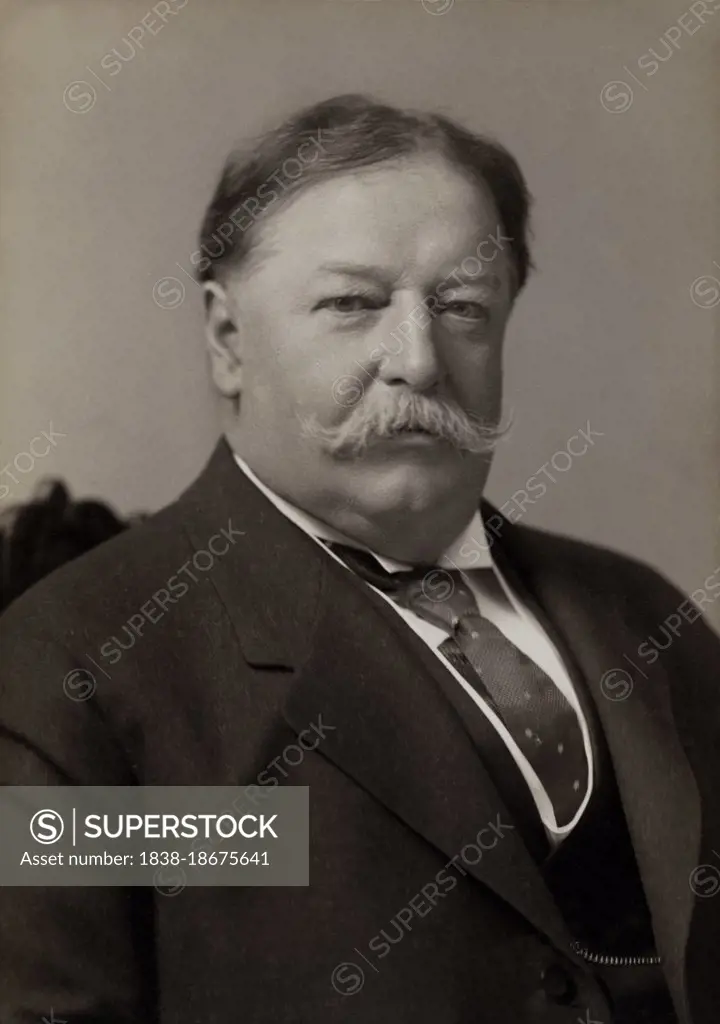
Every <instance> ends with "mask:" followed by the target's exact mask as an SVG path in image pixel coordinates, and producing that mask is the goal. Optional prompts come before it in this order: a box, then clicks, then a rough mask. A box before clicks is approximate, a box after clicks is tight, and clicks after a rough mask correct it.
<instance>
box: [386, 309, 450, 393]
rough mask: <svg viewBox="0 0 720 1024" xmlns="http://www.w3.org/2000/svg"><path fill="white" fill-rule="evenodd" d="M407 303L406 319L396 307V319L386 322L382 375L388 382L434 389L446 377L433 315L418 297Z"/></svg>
mask: <svg viewBox="0 0 720 1024" xmlns="http://www.w3.org/2000/svg"><path fill="white" fill-rule="evenodd" d="M403 305H404V308H403V309H402V310H401V313H402V316H403V319H402V320H400V321H399V322H398V320H397V307H395V312H394V314H392V312H391V316H392V319H391V318H390V317H389V318H388V319H387V320H386V321H385V324H384V325H383V327H384V331H383V333H384V337H383V340H382V342H381V345H380V348H381V351H382V358H381V360H380V366H379V370H378V377H379V379H380V380H382V381H383V383H385V384H390V385H398V384H400V385H404V386H406V387H410V388H412V389H413V391H430V390H431V389H433V388H434V387H435V386H436V385H437V383H438V381H439V380H440V378H441V376H442V366H441V363H440V359H439V358H438V353H437V349H436V346H435V338H434V333H435V332H434V331H433V321H432V317H431V316H430V314H429V313H428V311H427V308H426V307H425V305H424V303H422V302H421V301H420V302H418V300H417V299H416V298H409V299H408V300H407V301H406V302H405V303H404V304H403ZM393 320H394V323H393V322H392V321H393Z"/></svg>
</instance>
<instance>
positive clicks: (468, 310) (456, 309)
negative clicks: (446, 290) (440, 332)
mask: <svg viewBox="0 0 720 1024" xmlns="http://www.w3.org/2000/svg"><path fill="white" fill-rule="evenodd" d="M443 313H450V314H451V315H452V316H455V317H457V318H458V319H459V320H464V321H466V322H467V323H472V324H476V323H477V324H479V323H487V321H488V320H489V319H490V314H489V312H488V310H487V307H486V306H483V305H482V303H480V302H471V301H470V300H466V301H460V300H458V301H456V302H447V303H445V305H444V306H443Z"/></svg>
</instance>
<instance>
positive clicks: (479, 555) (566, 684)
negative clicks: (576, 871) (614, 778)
mask: <svg viewBox="0 0 720 1024" xmlns="http://www.w3.org/2000/svg"><path fill="white" fill-rule="evenodd" d="M235 461H236V462H237V464H238V466H239V467H240V469H242V471H243V472H244V473H245V475H246V476H247V477H248V479H250V480H251V481H252V483H254V484H255V486H256V487H258V488H259V490H260V491H262V493H263V494H264V495H265V497H266V498H267V499H268V500H269V501H271V502H272V503H273V505H274V506H275V507H276V508H277V509H278V510H279V511H280V512H282V513H283V514H284V515H285V516H287V518H288V519H290V520H291V522H293V523H294V524H295V525H296V526H298V527H299V528H300V529H301V530H304V532H305V533H307V534H309V535H310V536H311V537H312V538H313V539H314V540H315V541H316V542H317V543H318V544H319V545H320V546H321V547H322V548H323V549H324V550H325V551H326V552H327V553H328V554H329V555H330V556H331V557H332V558H334V559H335V560H336V561H337V562H339V563H340V565H342V566H343V568H345V569H346V570H347V571H348V572H351V571H352V570H351V569H349V568H348V567H347V566H346V565H345V563H344V562H343V561H342V559H340V558H338V557H337V555H336V554H335V553H334V552H333V551H332V550H331V549H330V548H328V547H326V546H325V544H323V541H332V542H336V543H340V544H348V545H350V546H351V547H356V548H362V549H363V550H365V551H369V552H370V554H371V555H373V557H374V558H376V559H377V560H378V562H380V564H381V565H382V566H383V568H385V569H386V570H387V571H388V572H398V571H401V570H406V569H411V568H413V567H412V566H410V565H407V564H405V563H403V562H396V561H394V560H393V559H390V558H386V557H384V556H383V555H379V554H377V553H376V552H374V551H370V549H369V548H367V547H365V545H363V544H358V542H357V541H354V540H353V539H352V538H350V537H346V536H344V535H343V534H342V533H340V532H339V531H338V530H335V529H334V528H333V527H331V526H328V525H327V523H323V522H321V521H320V520H318V519H315V517H314V516H311V515H309V513H307V512H305V511H303V510H302V509H299V508H297V507H296V506H294V505H291V504H290V502H288V501H286V500H285V499H284V498H281V497H280V496H279V495H277V494H275V492H274V491H271V490H270V489H269V488H268V487H266V486H265V484H263V483H262V481H261V480H259V479H258V478H257V477H256V476H255V474H254V473H253V472H252V470H251V469H250V467H249V466H248V465H247V463H246V462H245V461H244V460H243V459H242V458H240V456H239V455H237V454H235ZM463 549H464V554H461V552H462V551H463ZM437 565H438V568H446V569H459V570H460V571H461V572H462V573H463V578H464V580H465V582H466V583H467V585H468V586H469V587H470V589H471V590H472V592H473V594H474V596H475V599H476V601H477V604H478V609H479V611H480V614H481V615H483V616H484V617H485V618H487V619H489V620H490V622H492V623H493V624H494V625H495V626H497V628H498V629H499V630H500V631H501V632H502V633H503V634H504V635H505V636H506V637H507V639H508V640H510V641H511V642H512V643H513V644H514V645H515V646H516V647H517V648H519V650H521V651H522V652H523V654H525V655H527V657H528V658H530V659H532V661H534V662H535V664H536V665H539V666H540V668H541V669H543V671H544V672H545V673H546V674H547V675H548V676H549V677H550V679H551V680H552V681H553V683H554V684H555V685H556V686H557V687H558V689H559V690H560V691H561V692H562V693H563V695H564V696H565V698H566V699H567V701H568V702H569V704H570V705H571V707H572V708H573V709H574V711H575V714H576V715H577V717H578V722H579V725H580V729H581V731H582V735H583V741H584V744H585V755H586V757H587V761H588V783H587V791H586V793H585V796H584V799H583V800H582V803H581V804H580V807H579V808H578V811H577V813H576V815H575V817H574V818H573V820H572V821H571V822H569V823H568V824H567V825H564V826H562V827H558V825H557V822H556V819H555V814H554V812H553V807H552V804H551V802H550V798H549V797H548V795H547V792H546V791H545V788H544V786H543V785H542V783H541V782H540V779H539V778H538V776H537V775H536V773H535V772H534V771H533V769H532V767H531V765H530V763H529V761H528V760H527V758H526V757H525V755H524V754H523V753H522V751H521V750H520V748H519V747H518V746H517V744H516V743H515V741H514V739H513V738H512V736H511V735H510V733H509V732H508V730H507V728H506V727H505V725H504V724H503V722H502V721H501V720H500V719H499V718H498V716H497V715H496V714H495V712H494V711H493V710H492V708H491V707H490V706H489V705H488V704H487V703H486V702H485V701H484V700H483V699H482V697H481V696H480V694H479V693H477V692H476V691H475V690H474V689H473V687H472V686H470V684H469V683H468V682H467V681H466V680H465V679H464V678H463V677H462V676H461V675H460V673H459V672H458V671H457V669H456V668H455V667H454V666H453V665H452V664H450V662H449V661H448V660H447V659H446V658H445V657H444V656H443V655H442V654H441V653H440V651H439V650H438V648H439V646H440V644H441V643H442V641H443V640H445V639H446V637H447V636H448V635H449V630H445V629H442V628H440V627H439V626H435V625H433V624H432V623H430V622H426V621H425V619H421V618H420V617H419V616H418V615H416V614H415V612H412V611H410V610H409V609H407V608H403V607H401V606H400V605H398V604H396V603H395V602H393V601H392V600H391V599H390V598H389V597H388V595H387V594H384V593H382V591H380V590H377V589H376V588H375V587H373V590H375V591H376V593H378V594H380V596H381V597H382V598H383V599H384V600H385V601H387V603H388V604H389V605H390V607H391V608H393V610H394V611H395V613H396V614H398V615H400V616H402V618H403V619H405V621H406V622H407V624H408V625H409V626H410V628H411V629H412V630H414V632H415V633H417V635H418V636H419V637H420V638H421V639H422V640H424V642H425V643H426V644H427V645H428V647H430V648H431V649H432V650H433V651H434V653H435V654H436V655H437V657H438V658H440V660H441V661H442V663H443V666H444V667H445V668H446V669H447V671H448V672H450V673H452V675H453V676H454V677H455V679H456V680H457V682H458V684H459V685H460V686H462V688H463V689H464V690H465V691H466V693H468V694H469V695H470V697H471V698H472V700H473V701H474V702H475V704H477V706H478V707H479V708H480V710H481V711H482V712H483V714H484V715H485V716H486V717H487V718H488V719H489V721H490V722H491V723H492V725H493V727H494V728H495V729H496V730H497V732H498V733H499V735H500V736H501V737H502V740H503V742H504V743H505V745H506V747H507V748H508V751H509V752H510V754H511V755H512V758H513V760H514V761H515V763H516V764H517V766H518V768H519V769H520V771H521V772H522V775H523V778H524V779H525V781H526V782H527V784H528V787H529V789H530V792H531V794H532V797H533V800H534V801H535V805H536V806H537V809H538V813H539V815H540V818H541V819H542V822H543V825H544V826H545V831H546V833H547V836H548V839H549V840H550V842H551V843H552V844H553V845H557V844H559V843H560V842H561V841H562V840H563V839H564V837H565V836H567V835H568V834H569V833H570V832H571V831H572V830H573V828H574V827H575V825H576V824H577V822H578V821H579V820H580V817H581V816H582V814H583V812H584V810H585V808H586V807H587V805H588V802H589V800H590V797H591V795H592V790H593V761H592V748H591V745H590V734H589V730H588V725H587V722H586V721H585V716H584V715H583V713H582V710H581V707H580V704H579V702H578V699H577V696H576V694H575V690H574V688H573V685H572V683H571V681H570V677H569V675H568V672H567V670H566V668H565V666H564V664H563V661H562V659H561V657H560V655H559V654H558V652H557V650H556V648H555V646H554V645H553V643H552V642H551V641H550V638H549V637H548V636H547V634H546V633H545V631H544V630H543V629H542V627H541V626H540V624H539V622H538V621H537V619H536V618H535V617H534V616H533V615H532V614H531V612H530V611H529V609H527V608H526V607H524V606H523V604H522V602H521V601H520V600H519V598H518V597H517V596H516V595H515V594H514V593H513V591H512V590H511V589H510V587H509V586H508V584H507V582H506V580H505V579H504V577H503V575H502V573H501V572H500V570H499V569H498V567H497V566H496V565H495V563H494V561H493V558H492V555H491V553H490V548H489V546H488V545H487V543H486V541H485V529H484V526H483V521H482V516H481V513H480V511H477V512H476V513H475V515H474V516H473V518H472V519H471V520H470V522H469V523H468V525H467V526H466V527H465V529H464V530H463V531H462V533H461V534H460V535H459V536H458V537H456V538H455V540H454V541H453V542H452V544H450V545H449V547H448V548H447V549H446V550H445V552H444V553H443V555H442V557H441V558H440V559H438V562H437ZM482 568H486V569H492V572H493V575H492V576H491V577H490V580H487V581H486V580H483V579H482V577H483V576H484V575H485V574H483V573H474V572H471V571H470V570H472V569H482ZM491 581H495V585H493V584H492V582H491ZM367 585H368V586H371V584H367Z"/></svg>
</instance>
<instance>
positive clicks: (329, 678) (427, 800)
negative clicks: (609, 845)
mask: <svg viewBox="0 0 720 1024" xmlns="http://www.w3.org/2000/svg"><path fill="white" fill-rule="evenodd" d="M320 554H321V555H323V562H324V569H325V581H324V593H323V596H322V598H321V602H320V603H321V609H322V610H321V612H320V614H319V617H318V620H317V624H316V629H315V640H314V647H313V650H312V653H311V655H310V657H309V660H308V661H307V663H306V664H305V665H304V666H303V669H302V671H301V673H300V676H299V678H298V679H297V680H296V682H295V684H294V685H293V687H292V689H291V691H290V694H289V697H288V700H287V703H286V708H285V714H286V718H287V720H288V722H289V723H290V725H292V727H293V728H294V729H295V730H296V731H298V732H300V731H301V730H302V729H304V728H306V726H307V723H308V722H310V721H313V720H315V719H316V717H317V715H318V714H319V713H322V715H323V717H324V719H325V720H326V721H327V722H329V723H330V724H332V725H333V726H334V727H335V728H334V730H333V731H332V732H331V733H330V734H329V735H328V736H327V737H326V739H325V740H324V741H323V744H322V745H321V746H320V747H319V748H318V752H319V753H321V754H322V755H323V756H324V757H326V758H328V759H329V760H331V761H332V762H333V763H334V764H336V765H337V766H338V767H339V768H341V769H342V771H344V772H345V773H346V774H348V775H349V776H351V777H352V778H353V779H355V780H356V781H357V782H358V783H360V785H362V786H363V787H364V788H365V789H367V790H368V791H369V792H370V793H372V794H373V796H374V797H375V798H376V799H378V800H380V801H381V802H382V803H383V804H384V805H385V807H387V808H388V809H389V810H390V811H392V812H393V813H394V814H396V815H397V816H398V817H399V818H400V819H401V820H402V821H404V822H405V823H406V824H407V825H408V826H409V827H410V828H412V829H413V830H414V831H415V832H417V833H418V834H420V835H421V836H423V837H424V838H425V839H426V840H427V841H428V842H430V843H432V845H433V846H435V847H436V848H437V849H438V850H440V851H441V852H442V853H443V854H445V855H446V856H447V858H448V860H450V859H451V858H453V857H454V858H456V863H457V864H459V865H460V867H461V868H462V870H464V871H466V872H467V873H468V874H470V875H472V876H473V877H474V878H475V879H476V880H477V881H479V882H482V883H483V884H484V885H487V886H489V887H490V888H491V889H492V890H493V891H494V892H495V893H496V894H497V895H498V896H500V897H502V898H503V899H504V900H505V901H506V902H507V903H509V904H511V905H512V906H513V907H514V908H515V909H516V910H518V911H519V912H520V913H521V914H523V916H524V917H526V918H527V919H528V920H529V921H531V922H532V923H533V924H534V925H535V926H536V928H538V929H539V930H540V931H542V932H544V933H545V934H546V935H547V936H549V937H550V938H551V939H552V940H553V942H554V943H555V944H556V945H557V946H558V947H559V948H561V949H563V950H564V952H566V953H567V952H568V948H569V943H570V941H571V937H570V935H569V934H568V932H567V929H566V927H565V924H564V922H563V921H562V918H561V915H560V913H559V911H558V909H557V907H556V905H555V903H554V901H553V899H552V897H551V895H550V893H549V891H548V890H547V888H546V886H545V883H544V882H543V880H542V877H541V875H540V872H539V871H538V869H537V867H536V865H535V863H534V862H533V860H532V858H531V856H530V854H529V852H528V850H527V849H526V847H525V845H524V843H523V840H522V838H521V833H520V826H519V824H516V823H515V822H514V821H513V819H512V817H511V815H510V813H509V811H508V809H507V807H506V806H505V804H504V803H503V801H502V799H501V797H500V795H499V793H498V791H497V789H496V788H495V786H494V784H493V782H492V781H491V779H490V777H489V775H488V773H487V771H486V770H485V768H484V766H483V764H482V762H481V760H480V758H479V756H478V753H477V750H476V749H475V747H474V745H473V743H472V741H471V740H470V738H469V737H468V735H467V733H466V731H465V729H464V727H463V725H462V723H461V720H460V718H459V717H458V714H457V712H456V711H455V709H454V708H453V706H452V705H451V703H450V702H449V701H448V699H447V697H446V696H445V695H444V693H443V692H442V688H441V686H440V685H439V684H438V681H437V677H436V676H435V674H434V672H433V670H432V669H431V668H429V667H428V665H427V664H425V662H424V659H423V657H421V655H420V652H419V651H418V650H417V648H416V645H422V644H423V642H422V641H421V640H419V639H418V638H417V637H416V636H415V634H414V633H413V632H412V630H410V628H409V627H408V626H407V625H406V624H405V623H404V622H403V620H402V619H401V618H400V617H399V616H397V615H395V614H394V613H393V611H392V609H390V608H388V607H387V605H386V604H385V603H384V601H383V600H382V598H380V597H378V596H377V595H375V594H374V593H373V592H372V591H371V590H370V589H369V588H368V587H367V586H366V585H365V584H364V583H362V582H361V581H360V580H358V579H357V578H356V577H355V576H353V575H352V574H351V573H350V572H348V571H347V570H345V569H344V568H343V567H342V566H339V565H337V563H335V562H334V561H333V560H332V559H331V558H330V556H325V555H324V554H323V553H322V552H320ZM430 659H431V662H430V663H431V665H432V663H437V669H436V671H437V672H438V673H442V672H444V670H443V668H442V665H441V664H440V662H438V661H437V658H435V656H433V655H430ZM491 825H495V827H496V833H495V834H499V835H502V838H498V841H497V844H496V845H495V846H494V848H492V849H489V850H487V851H486V852H484V853H483V855H482V858H481V859H480V860H479V862H478V863H477V864H475V865H473V864H471V863H470V860H471V859H472V858H473V857H474V856H477V854H468V860H464V859H463V858H462V855H461V851H462V849H463V847H465V846H466V845H467V844H469V843H475V842H476V836H477V834H478V832H479V831H480V830H481V829H483V828H488V827H489V826H491ZM508 826H510V827H508ZM489 834H492V833H486V835H489Z"/></svg>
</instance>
